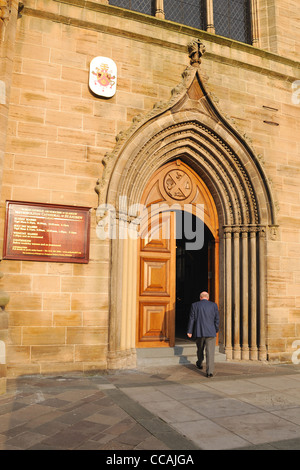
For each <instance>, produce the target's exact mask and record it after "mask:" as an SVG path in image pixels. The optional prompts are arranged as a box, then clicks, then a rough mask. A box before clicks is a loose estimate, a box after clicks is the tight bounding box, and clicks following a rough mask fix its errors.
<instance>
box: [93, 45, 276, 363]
mask: <svg viewBox="0 0 300 470" xmlns="http://www.w3.org/2000/svg"><path fill="white" fill-rule="evenodd" d="M189 51H190V52H191V51H192V53H190V57H191V58H193V57H195V54H194V52H195V51H196V59H194V60H191V63H192V64H193V65H191V66H189V67H187V68H186V70H185V71H184V72H183V75H182V77H183V79H182V82H181V83H180V84H179V85H178V86H177V87H176V88H175V89H174V90H173V91H172V96H171V99H170V100H169V101H168V102H166V103H158V104H157V105H156V106H155V107H154V108H153V110H152V111H151V112H149V113H148V114H146V115H145V116H141V115H140V116H137V117H136V118H135V119H134V120H133V123H132V126H131V127H130V129H128V131H127V132H124V133H120V134H119V135H118V136H117V139H116V140H117V143H116V146H115V148H114V150H113V152H111V153H109V154H107V155H106V156H105V158H104V161H103V163H104V172H103V177H102V179H101V180H99V181H98V182H97V186H96V191H97V193H98V195H99V208H100V209H101V210H100V211H98V216H99V218H98V221H99V224H101V220H102V218H103V216H104V215H105V214H106V209H109V208H111V207H113V208H114V210H115V214H116V217H115V219H116V220H115V224H116V227H117V228H118V227H119V226H120V224H123V225H124V224H125V225H126V226H127V227H128V229H129V230H135V227H137V228H138V219H137V216H138V209H135V207H137V208H138V204H139V203H140V200H141V197H142V194H143V191H144V189H145V186H146V184H147V182H148V181H149V179H150V177H151V175H153V174H154V172H155V171H157V170H158V169H159V168H160V167H161V166H162V165H164V164H165V163H167V162H169V161H172V160H175V159H177V158H180V159H181V160H182V161H183V162H185V163H186V164H187V165H189V166H190V167H191V168H192V169H193V170H194V171H195V172H196V173H197V174H198V175H199V177H200V178H202V180H203V181H204V183H205V184H206V185H207V187H208V189H209V190H210V193H211V194H212V196H213V198H214V201H215V204H216V207H217V211H218V218H219V223H220V234H219V237H220V279H224V282H223V283H222V285H221V284H220V301H219V306H220V311H221V312H222V315H221V316H222V322H223V337H220V342H221V343H223V345H224V348H225V352H226V354H227V357H228V358H233V359H237V360H239V359H252V360H256V359H261V360H265V359H266V358H267V351H266V338H265V329H266V324H265V318H266V311H265V309H266V307H265V276H266V272H265V242H266V231H267V229H268V228H269V227H271V228H272V229H273V230H274V229H275V227H276V211H275V205H274V202H273V199H272V195H271V189H270V186H269V183H268V180H267V178H266V175H265V173H264V170H263V168H262V166H261V164H260V160H259V159H258V158H257V156H256V155H255V153H254V151H253V150H252V148H251V146H250V144H249V143H248V142H247V140H246V139H245V138H244V137H242V136H241V135H240V134H239V132H238V131H237V129H236V128H235V126H234V125H233V124H232V123H229V122H228V118H225V117H224V116H222V114H221V113H220V111H219V110H218V108H217V106H216V104H215V103H214V102H213V100H212V98H211V96H210V95H209V94H208V93H207V91H206V90H205V86H204V80H203V78H202V77H201V74H200V57H201V55H202V53H203V45H201V43H200V41H194V43H192V45H189ZM197 51H198V54H197ZM117 233H118V230H117ZM136 258H137V257H136V242H135V241H134V237H132V238H130V237H129V238H128V239H127V240H124V239H119V238H115V239H113V240H111V283H110V330H109V331H110V333H109V367H111V368H114V367H121V366H127V365H129V366H132V364H133V363H134V362H135V331H134V325H135V316H136V305H135V301H133V299H136V284H137V280H136Z"/></svg>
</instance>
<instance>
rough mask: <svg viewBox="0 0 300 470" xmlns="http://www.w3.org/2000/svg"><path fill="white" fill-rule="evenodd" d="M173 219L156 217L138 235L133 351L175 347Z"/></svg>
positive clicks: (162, 216)
mask: <svg viewBox="0 0 300 470" xmlns="http://www.w3.org/2000/svg"><path fill="white" fill-rule="evenodd" d="M174 216H175V214H174V213H173V212H165V213H160V214H157V215H156V216H155V217H152V220H151V221H150V222H149V224H147V227H145V229H144V230H142V233H141V234H142V236H141V239H140V249H139V279H140V281H139V295H138V304H139V305H138V312H139V314H138V324H137V347H146V348H149V347H164V346H168V347H170V346H174V344H175V320H174V319H175V281H174V276H175V273H176V266H175V263H176V248H175V236H174Z"/></svg>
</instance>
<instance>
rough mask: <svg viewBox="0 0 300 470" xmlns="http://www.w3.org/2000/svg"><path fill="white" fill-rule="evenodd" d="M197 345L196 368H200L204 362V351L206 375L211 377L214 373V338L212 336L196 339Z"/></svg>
mask: <svg viewBox="0 0 300 470" xmlns="http://www.w3.org/2000/svg"><path fill="white" fill-rule="evenodd" d="M196 344H197V357H198V361H197V366H198V367H200V366H201V365H202V363H203V360H204V350H205V354H206V373H207V375H211V374H213V373H214V365H215V345H216V338H215V337H214V336H207V337H202V338H197V339H196Z"/></svg>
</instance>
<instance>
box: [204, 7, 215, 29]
mask: <svg viewBox="0 0 300 470" xmlns="http://www.w3.org/2000/svg"><path fill="white" fill-rule="evenodd" d="M206 21H207V27H206V31H207V32H208V33H213V34H215V32H216V30H215V25H214V10H213V0H206Z"/></svg>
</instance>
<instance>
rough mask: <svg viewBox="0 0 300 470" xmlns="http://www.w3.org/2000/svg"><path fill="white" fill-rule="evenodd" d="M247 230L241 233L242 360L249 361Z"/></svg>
mask: <svg viewBox="0 0 300 470" xmlns="http://www.w3.org/2000/svg"><path fill="white" fill-rule="evenodd" d="M248 243H249V238H248V230H247V228H244V229H243V231H242V325H243V327H242V359H243V360H249V318H248V315H249V308H248V302H249V287H248V286H249V273H248Z"/></svg>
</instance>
